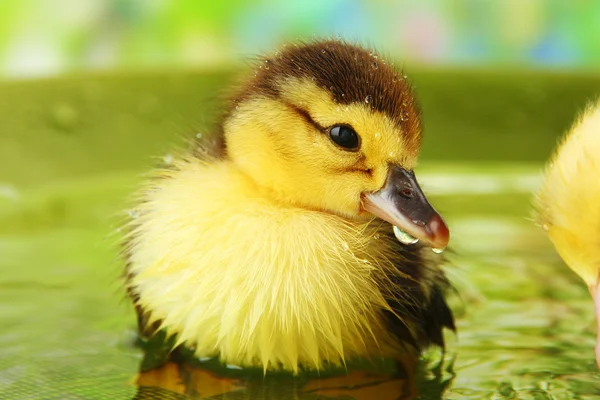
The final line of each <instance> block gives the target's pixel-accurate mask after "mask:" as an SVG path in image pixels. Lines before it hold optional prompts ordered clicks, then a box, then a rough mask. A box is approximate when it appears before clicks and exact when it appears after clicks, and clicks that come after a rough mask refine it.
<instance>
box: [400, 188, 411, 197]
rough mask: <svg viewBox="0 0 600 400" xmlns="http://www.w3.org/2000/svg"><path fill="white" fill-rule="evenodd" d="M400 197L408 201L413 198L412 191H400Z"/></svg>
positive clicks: (405, 189)
mask: <svg viewBox="0 0 600 400" xmlns="http://www.w3.org/2000/svg"><path fill="white" fill-rule="evenodd" d="M400 195H401V196H402V197H404V198H407V199H410V198H411V197H412V196H413V191H412V190H411V189H408V188H404V189H402V190H400Z"/></svg>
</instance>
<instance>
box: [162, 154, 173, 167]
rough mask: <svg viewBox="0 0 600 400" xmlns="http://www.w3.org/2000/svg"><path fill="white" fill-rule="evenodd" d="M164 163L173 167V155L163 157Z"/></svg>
mask: <svg viewBox="0 0 600 400" xmlns="http://www.w3.org/2000/svg"><path fill="white" fill-rule="evenodd" d="M163 162H164V163H165V164H167V165H171V164H172V163H173V155H172V154H167V155H166V156H164V157H163Z"/></svg>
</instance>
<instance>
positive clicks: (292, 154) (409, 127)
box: [223, 41, 449, 248]
mask: <svg viewBox="0 0 600 400" xmlns="http://www.w3.org/2000/svg"><path fill="white" fill-rule="evenodd" d="M232 104H233V106H232V108H231V110H230V111H229V112H228V113H227V115H226V117H225V121H224V124H223V129H224V137H225V145H226V149H227V155H228V157H229V159H230V160H232V161H233V162H234V163H235V165H236V166H237V167H238V168H239V170H240V171H242V172H243V173H244V174H246V175H247V176H248V177H249V178H251V179H252V180H253V181H254V182H255V183H256V185H257V188H258V190H259V191H265V192H268V194H269V196H270V197H271V198H273V199H275V201H277V202H278V203H281V204H282V205H289V206H294V207H304V208H308V209H312V210H318V211H322V212H327V213H331V214H334V215H338V216H342V217H344V218H350V219H366V218H372V217H373V216H377V217H380V218H382V219H383V220H386V221H388V222H390V223H391V224H393V225H395V226H397V227H399V228H400V229H401V230H403V231H405V232H407V233H409V234H410V235H411V236H413V237H415V238H418V239H421V240H423V241H424V242H426V243H428V244H429V245H430V246H432V247H434V248H444V247H446V245H447V243H448V239H449V232H448V228H447V226H446V224H445V223H444V220H443V219H442V217H441V216H440V215H439V214H438V213H437V212H436V211H435V210H434V208H433V207H432V206H431V205H430V204H429V203H428V201H427V199H426V198H425V196H424V194H423V192H422V191H421V189H420V187H419V185H418V183H417V180H416V178H415V175H414V172H413V168H414V167H415V165H416V162H417V156H418V154H419V149H420V145H421V134H422V125H421V116H420V112H419V109H418V106H417V104H416V102H415V99H414V96H413V93H412V90H411V87H410V84H409V82H408V81H407V79H406V77H404V76H403V75H402V74H401V73H399V72H398V71H397V70H396V69H395V68H394V67H393V66H392V65H390V64H389V63H387V62H386V61H384V60H383V59H381V58H380V57H379V56H377V55H376V54H375V53H372V52H369V51H366V50H364V49H362V48H360V47H357V46H354V45H350V44H347V43H344V42H340V41H325V42H315V43H308V44H304V45H293V46H288V47H286V48H284V50H283V51H281V52H279V53H275V54H274V55H273V56H271V57H267V58H264V59H262V60H261V62H260V66H259V68H258V70H257V71H256V73H255V75H254V77H253V78H252V79H250V80H249V81H248V82H247V83H246V84H245V85H244V86H242V87H241V89H240V90H239V92H238V93H237V96H235V97H234V100H233V102H232Z"/></svg>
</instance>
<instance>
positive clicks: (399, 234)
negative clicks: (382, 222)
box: [394, 225, 419, 244]
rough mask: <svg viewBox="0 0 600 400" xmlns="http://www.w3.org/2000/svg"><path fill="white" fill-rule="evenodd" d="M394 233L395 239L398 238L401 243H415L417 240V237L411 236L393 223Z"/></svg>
mask: <svg viewBox="0 0 600 400" xmlns="http://www.w3.org/2000/svg"><path fill="white" fill-rule="evenodd" d="M394 235H395V236H396V239H398V241H399V242H400V243H403V244H415V243H417V242H418V241H419V239H417V238H415V237H412V236H411V235H409V234H408V233H406V232H404V231H403V230H401V229H400V228H398V227H397V226H395V225H394Z"/></svg>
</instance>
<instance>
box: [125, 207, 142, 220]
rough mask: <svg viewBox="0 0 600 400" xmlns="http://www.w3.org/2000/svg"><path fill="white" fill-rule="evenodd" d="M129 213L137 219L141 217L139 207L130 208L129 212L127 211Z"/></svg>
mask: <svg viewBox="0 0 600 400" xmlns="http://www.w3.org/2000/svg"><path fill="white" fill-rule="evenodd" d="M127 214H129V217H131V218H133V219H136V218H139V216H140V211H139V210H137V209H135V208H133V209H131V210H129V212H127Z"/></svg>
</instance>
